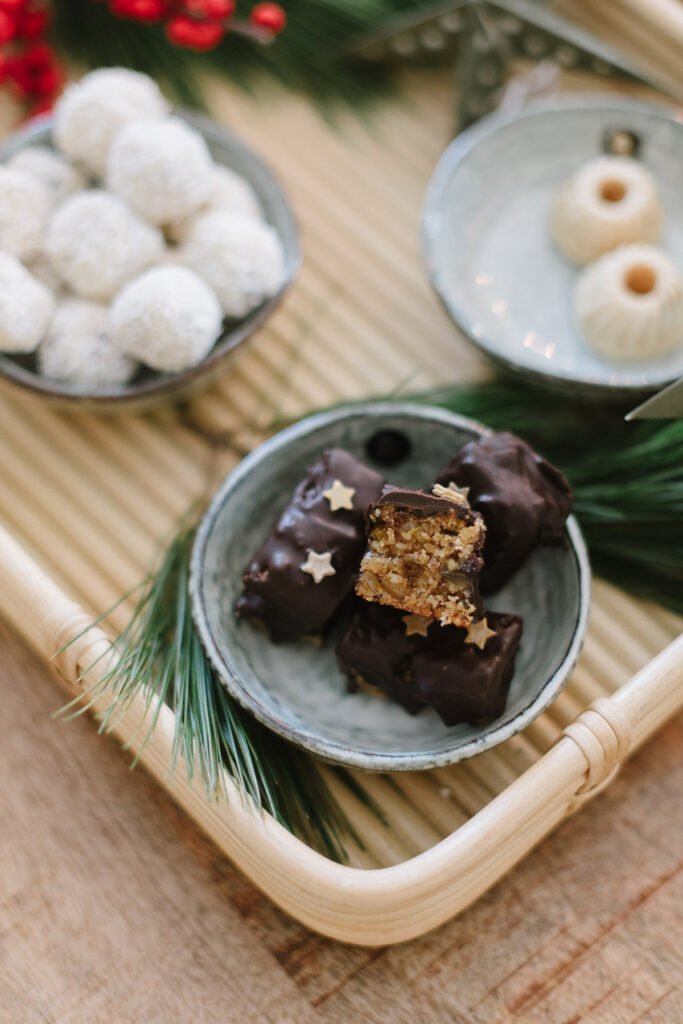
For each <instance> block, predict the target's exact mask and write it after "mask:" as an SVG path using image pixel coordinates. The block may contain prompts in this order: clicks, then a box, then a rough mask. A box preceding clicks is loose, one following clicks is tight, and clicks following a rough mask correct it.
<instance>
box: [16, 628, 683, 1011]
mask: <svg viewBox="0 0 683 1024" xmlns="http://www.w3.org/2000/svg"><path fill="white" fill-rule="evenodd" d="M0 650H1V651H2V658H1V659H0V709H1V710H0V779H2V786H1V787H0V1021H1V1022H2V1024H100V1022H101V1024H111V1022H124V1024H175V1022H178V1024H213V1022H216V1024H218V1022H221V1024H226V1022H227V1024H232V1022H235V1024H237V1022H239V1024H252V1022H254V1024H256V1022H258V1024H263V1022H273V1024H285V1022H287V1024H288V1022H292V1024H309V1022H312V1024H318V1022H321V1024H322V1022H335V1024H336V1022H340V1024H342V1022H343V1024H348V1022H349V1021H353V1022H362V1024H374V1022H391V1024H404V1022H405V1024H414V1022H417V1024H447V1022H457V1024H493V1022H503V1021H524V1022H527V1021H528V1022H534V1024H536V1022H538V1024H541V1022H542V1024H578V1022H579V1021H582V1022H590V1024H635V1022H636V1021H638V1022H639V1024H678V1022H680V1021H683V957H682V956H681V949H682V948H683V919H682V915H681V908H682V907H683V871H682V870H681V868H683V807H682V804H681V791H683V722H682V721H681V720H680V719H679V720H675V721H673V722H671V723H670V724H669V725H668V726H667V727H666V729H664V730H663V731H662V732H661V733H660V734H659V735H658V736H657V738H656V739H655V740H654V741H653V742H652V743H651V744H650V745H649V746H648V747H646V748H645V749H644V750H643V751H642V752H641V753H640V754H639V755H638V756H637V757H636V758H635V759H634V760H633V761H632V762H630V763H629V764H628V765H627V766H626V767H625V769H624V771H623V775H622V776H621V778H619V779H618V780H617V781H616V782H615V783H614V785H613V786H612V787H611V788H610V790H609V791H608V792H607V793H606V794H605V795H604V796H602V797H600V798H599V801H598V802H596V804H594V805H593V806H591V807H588V808H587V809H585V810H584V811H583V812H582V813H581V815H578V816H577V817H576V818H574V819H572V820H570V821H569V822H567V823H566V824H565V825H563V826H562V828H561V829H559V830H558V831H557V832H556V833H555V834H554V835H553V836H552V837H551V838H550V839H549V840H547V841H546V842H545V843H544V844H543V845H542V846H541V847H540V848H539V849H537V850H536V851H535V853H533V854H532V855H531V856H530V857H529V858H528V859H527V860H526V862H524V863H523V864H522V865H521V866H520V867H518V868H517V869H516V870H515V871H514V872H513V873H512V874H511V875H509V876H508V877H507V878H506V879H504V880H503V881H502V882H501V883H500V884H499V885H498V886H497V887H496V888H495V889H494V890H493V891H492V892H491V893H489V894H488V895H487V896H486V897H485V898H484V899H482V900H481V901H480V902H479V903H478V904H476V905H475V906H474V907H473V908H471V909H470V910H468V911H467V912H466V913H464V914H463V915H462V916H461V917H460V918H458V919H457V920H455V921H452V922H451V923H450V924H449V925H447V926H445V927H443V928H441V929H440V930H439V931H437V932H435V933H432V934H431V935H428V936H426V937H424V938H422V939H420V940H417V941H415V942H411V943H408V944H406V945H403V946H396V947H393V948H388V949H374V950H373V949H370V950H369V949H359V948H353V947H347V946H342V945H340V944H338V943H334V942H331V941H329V940H327V939H323V938H320V937H319V936H316V935H314V934H312V933H311V932H309V931H307V930H306V929H305V928H304V927H302V926H300V925H298V924H296V923H295V922H293V921H291V920H290V919H289V918H287V917H286V916H285V915H284V914H282V913H281V912H280V911H279V910H278V909H277V908H276V907H274V906H273V905H272V904H271V903H270V902H269V901H268V899H267V898H266V897H264V896H263V895H262V894H261V893H260V892H259V890H258V889H256V888H254V886H252V885H251V884H250V883H249V882H248V881H247V880H246V879H245V878H244V877H243V876H242V875H241V874H240V873H239V872H238V871H237V870H236V869H235V868H233V867H232V866H231V865H230V864H229V863H228V862H227V861H226V860H225V859H224V858H223V857H222V856H221V855H220V854H219V853H218V852H217V851H216V850H215V849H214V848H213V847H212V846H211V844H210V843H209V842H208V841H207V840H206V839H205V838H204V836H203V835H202V834H201V833H200V832H199V831H198V830H197V829H196V828H195V826H194V825H193V824H192V823H191V822H190V821H188V820H187V819H186V818H185V817H184V815H183V814H181V812H180V811H178V810H177V809H176V807H175V806H174V805H173V803H172V802H171V801H170V799H169V798H168V797H167V796H166V795H165V794H164V792H163V791H162V790H161V789H159V787H158V786H156V785H155V784H154V783H153V782H152V781H151V780H150V779H149V778H147V777H146V776H145V774H144V773H143V772H142V771H136V772H135V773H133V774H131V773H130V772H129V768H128V765H129V761H130V758H129V757H128V756H127V755H126V753H125V752H122V751H120V750H119V749H117V747H116V745H115V744H114V743H113V742H112V741H111V740H110V739H108V738H105V737H102V736H99V735H98V734H97V730H96V727H95V725H94V723H93V722H92V721H91V720H90V719H88V718H86V717H83V718H80V719H78V720H76V721H73V722H70V723H67V722H63V721H55V720H54V719H53V718H51V714H52V712H53V711H55V710H56V709H58V708H59V707H60V706H61V704H62V702H63V696H62V694H61V691H60V690H59V689H58V688H57V687H56V686H55V684H54V682H53V680H52V679H51V677H50V674H49V672H48V671H47V670H46V669H45V668H44V667H43V666H42V665H41V663H40V662H38V661H37V659H36V658H35V657H34V656H33V655H32V654H31V653H30V652H28V651H27V650H26V649H24V648H23V647H22V646H21V644H20V643H19V641H18V640H16V638H14V637H13V636H11V635H10V633H9V632H8V631H7V629H6V628H5V627H0Z"/></svg>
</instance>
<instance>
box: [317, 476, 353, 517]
mask: <svg viewBox="0 0 683 1024" xmlns="http://www.w3.org/2000/svg"><path fill="white" fill-rule="evenodd" d="M355 493H356V489H355V487H345V486H344V484H343V483H342V482H341V480H335V481H334V483H333V484H332V486H331V487H328V489H327V490H326V491H323V498H327V500H328V501H329V503H330V512H338V511H339V509H340V508H346V509H348V510H349V512H350V511H351V510H352V509H353V501H352V500H351V499H352V498H353V496H354V494H355Z"/></svg>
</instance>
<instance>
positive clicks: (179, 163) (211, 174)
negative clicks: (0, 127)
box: [0, 68, 300, 412]
mask: <svg viewBox="0 0 683 1024" xmlns="http://www.w3.org/2000/svg"><path fill="white" fill-rule="evenodd" d="M299 263H300V252H299V245H298V239H297V231H296V223H295V220H294V216H293V213H292V210H291V208H290V206H289V203H288V201H287V198H286V196H285V194H284V192H283V190H282V188H281V187H280V185H279V184H278V182H277V180H276V179H275V178H274V176H273V174H272V173H271V171H270V170H269V169H268V168H267V167H266V166H265V164H264V163H263V162H262V161H261V160H260V159H259V158H258V157H257V156H256V155H255V154H254V153H253V152H252V151H251V150H250V149H249V148H248V147H247V146H246V145H244V143H242V142H241V141H240V140H239V139H237V138H235V137H234V136H233V135H232V134H230V133H229V132H228V131H226V130H225V129H223V128H222V127H219V126H218V125H217V124H215V123H214V122H212V121H210V120H209V119H207V118H204V117H200V116H199V115H196V114H194V113H187V112H184V111H176V110H172V108H171V106H170V104H169V103H168V101H167V100H166V98H165V97H164V96H163V95H162V93H161V92H160V90H159V88H158V86H157V85H156V83H155V82H154V81H153V80H152V79H151V78H149V77H147V76H146V75H143V74H140V73H138V72H134V71H129V70H127V69H125V68H100V69H98V70H97V71H93V72H92V73H90V74H88V75H86V76H85V77H84V78H82V79H81V80H80V81H78V82H76V83H74V84H73V85H70V86H69V87H68V88H67V89H66V91H65V92H64V94H63V96H62V97H61V98H60V100H59V101H58V103H57V106H56V108H55V111H54V115H52V116H49V117H45V118H41V119H40V120H38V121H36V122H34V123H33V124H32V125H31V126H30V127H27V128H25V129H24V130H22V131H20V132H18V133H16V134H15V135H13V136H12V137H11V138H10V139H9V140H8V141H7V142H6V143H5V144H4V145H3V146H2V147H0V379H2V380H3V381H5V382H9V383H11V384H13V385H16V386H19V387H21V388H23V389H25V390H28V391H31V392H33V393H35V394H38V395H40V396H42V397H44V398H46V399H50V400H52V401H54V402H58V403H61V404H62V405H71V406H78V408H84V407H87V408H91V409H97V410H99V411H105V412H108V411H115V410H117V409H123V408H125V409H129V408H130V407H131V406H137V407H143V406H147V405H152V404H155V403H157V402H160V401H163V400H172V399H177V398H180V397H181V396H183V395H185V394H186V393H187V392H188V391H190V390H191V389H194V388H196V387H198V386H200V385H202V384H205V383H207V382H208V381H209V380H210V379H211V378H212V377H213V376H214V375H215V374H216V372H217V371H218V370H219V369H222V368H223V364H224V363H225V361H226V359H228V358H229V356H230V355H231V353H232V352H233V351H234V350H235V349H236V348H237V346H238V345H240V344H241V343H243V342H244V341H245V340H246V339H247V338H248V337H249V336H250V335H251V334H252V333H253V332H254V331H255V330H256V328H257V327H258V326H259V325H260V324H261V323H262V322H263V321H264V320H265V319H266V318H267V317H268V316H269V315H270V313H271V312H272V310H273V309H274V307H275V306H276V304H277V303H278V301H279V300H280V299H281V298H282V296H283V295H284V293H285V291H286V289H287V287H288V286H289V285H290V284H291V282H292V281H293V279H294V277H295V275H296V272H297V270H298V267H299Z"/></svg>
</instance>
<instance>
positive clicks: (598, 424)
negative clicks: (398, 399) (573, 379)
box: [411, 380, 683, 614]
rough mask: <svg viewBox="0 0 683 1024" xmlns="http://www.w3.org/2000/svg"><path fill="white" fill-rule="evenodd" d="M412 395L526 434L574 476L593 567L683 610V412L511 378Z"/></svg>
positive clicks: (626, 586) (576, 501)
mask: <svg viewBox="0 0 683 1024" xmlns="http://www.w3.org/2000/svg"><path fill="white" fill-rule="evenodd" d="M411 397H412V398H413V400H415V401H419V402H425V403H428V404H432V405H441V406H443V407H444V408H447V409H451V410H452V411H454V412H459V413H461V414H463V415H465V416H470V417H471V418H472V419H476V420H479V421H480V422H482V423H485V424H486V425H487V426H489V427H492V428H493V429H495V430H511V431H512V432H513V433H516V434H519V435H520V436H521V437H524V438H525V439H526V440H527V441H528V442H529V443H530V444H531V445H533V447H534V448H537V449H538V450H539V451H540V452H542V453H543V455H544V456H546V458H548V459H549V460H550V461H551V462H553V463H555V465H557V466H558V467H559V468H560V469H561V470H562V472H563V473H564V474H565V475H566V477H567V479H568V480H569V482H570V484H571V486H572V489H573V491H574V511H575V513H576V515H577V518H578V520H579V522H580V524H581V528H582V530H583V533H584V536H585V538H586V542H587V544H588V549H589V552H590V556H591V562H592V565H593V568H594V570H595V572H596V573H597V574H598V575H600V576H603V577H604V578H605V579H607V580H610V581H611V582H613V583H615V584H617V585H618V586H621V587H623V588H624V589H625V590H627V591H629V592H631V593H633V594H636V595H638V596H640V597H646V598H649V599H651V600H653V601H656V602H658V603H660V604H662V605H665V606H666V607H668V608H670V609H671V610H672V611H675V612H678V613H679V614H683V421H681V420H674V421H670V420H663V421H657V420H642V421H634V422H631V423H627V422H625V421H624V413H625V412H626V408H620V407H618V406H617V407H615V406H614V405H605V404H598V403H596V402H593V403H581V402H577V401H576V400H573V399H565V398H562V397H561V396H558V395H554V394H548V393H547V392H541V391H538V390H537V389H535V388H529V387H524V386H523V385H521V384H518V383H514V382H510V381H507V380H496V381H488V382H484V383H481V384H463V385H453V386H451V387H447V388H439V389H435V390H431V391H426V392H422V393H420V394H418V395H414V396H411Z"/></svg>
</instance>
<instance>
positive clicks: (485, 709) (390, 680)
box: [337, 601, 522, 725]
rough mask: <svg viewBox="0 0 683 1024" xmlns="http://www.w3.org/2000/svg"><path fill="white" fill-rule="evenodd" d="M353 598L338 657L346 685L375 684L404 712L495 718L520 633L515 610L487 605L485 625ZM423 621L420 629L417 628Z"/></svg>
mask: <svg viewBox="0 0 683 1024" xmlns="http://www.w3.org/2000/svg"><path fill="white" fill-rule="evenodd" d="M415 618H416V617H415V616H412V615H406V614H404V613H402V612H400V611H397V610H396V609H394V608H387V607H382V606H381V605H372V604H368V603H367V602H365V601H357V602H356V603H355V605H354V612H353V616H352V619H351V622H350V623H349V626H348V628H347V629H346V632H345V633H344V634H343V635H342V637H341V639H340V640H339V643H338V644H337V658H338V661H339V664H340V667H341V668H342V670H343V671H344V672H345V673H346V674H347V675H348V677H349V680H350V683H351V688H352V689H355V688H356V686H357V685H358V684H359V683H360V684H366V685H368V686H370V687H374V688H377V689H379V690H381V691H382V692H383V693H384V694H386V696H388V697H390V698H391V699H392V700H394V701H395V702H396V703H397V704H400V705H401V706H402V707H404V708H405V709H406V711H408V712H409V713H410V714H412V715H414V714H417V712H419V711H421V710H422V709H423V708H425V707H433V708H434V710H435V711H436V712H437V714H438V715H439V717H440V718H441V719H442V721H443V722H444V723H445V724H446V725H456V724H457V723H458V722H479V721H483V720H491V719H493V718H498V717H499V716H500V715H502V713H503V711H504V710H505V705H506V702H507V694H508V690H509V688H510V683H511V681H512V676H513V672H514V665H515V656H516V654H517V650H518V648H519V643H520V638H521V635H522V620H521V618H520V617H519V616H518V615H508V614H505V613H501V612H487V615H486V619H485V620H482V622H483V623H485V626H484V629H481V628H478V627H479V623H477V624H476V626H475V630H474V632H475V635H473V630H472V629H469V630H465V629H459V628H457V627H455V626H444V627H442V626H439V625H438V624H437V623H436V622H434V620H433V619H432V620H429V619H425V620H423V622H422V623H418V622H415V621H414V620H415ZM421 626H424V629H422V628H420V627H421Z"/></svg>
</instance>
